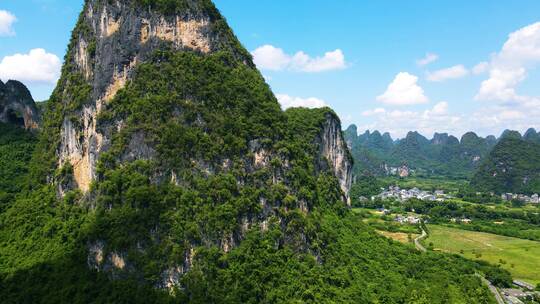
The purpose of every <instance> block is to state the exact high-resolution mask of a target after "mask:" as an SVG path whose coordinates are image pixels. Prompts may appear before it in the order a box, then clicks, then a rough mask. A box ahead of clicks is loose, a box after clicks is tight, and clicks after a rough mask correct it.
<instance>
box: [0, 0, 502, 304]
mask: <svg viewBox="0 0 540 304" xmlns="http://www.w3.org/2000/svg"><path fill="white" fill-rule="evenodd" d="M89 4H92V6H91V5H89ZM152 4H156V5H157V6H152ZM107 5H109V7H108V9H110V10H114V9H116V8H115V7H117V6H122V5H126V6H122V7H123V9H124V10H125V11H127V12H128V13H129V14H128V13H125V12H124V14H125V15H123V16H122V17H124V18H128V17H129V18H135V19H134V22H137V21H140V20H138V19H137V18H140V17H137V14H144V13H146V12H147V11H150V12H152V11H151V10H152V9H154V7H156V8H157V9H158V11H157V12H162V11H163V8H164V7H165V8H166V7H167V6H168V5H173V7H174V9H175V10H174V12H176V13H178V12H182V13H185V15H182V16H184V17H186V18H189V17H191V16H193V15H197V16H203V17H208V16H210V17H209V20H211V22H215V23H213V24H212V25H211V26H210V27H209V31H215V32H213V34H214V36H213V37H214V38H213V39H215V41H217V42H216V44H215V45H214V48H213V49H212V48H209V49H211V50H212V51H209V52H208V53H204V52H201V51H197V50H190V49H188V48H175V47H174V45H173V44H172V43H166V41H152V40H149V41H150V42H149V43H154V42H155V44H153V45H152V46H153V47H154V49H153V50H152V52H151V55H148V57H144V59H145V60H144V61H143V62H139V63H137V65H136V67H135V68H134V71H133V74H130V78H129V80H128V81H126V82H127V83H126V85H125V86H124V87H123V88H122V89H121V90H119V91H118V92H117V94H115V96H114V97H113V98H111V99H110V100H108V101H107V102H106V103H103V104H102V105H101V106H102V108H100V112H99V114H98V115H96V130H97V131H96V132H100V134H101V135H102V136H103V137H106V140H107V144H109V146H108V147H107V148H108V149H106V150H103V151H99V152H100V154H99V158H98V161H97V171H96V177H95V179H94V180H93V181H92V183H91V186H90V188H89V190H88V191H87V192H85V191H83V189H81V188H79V187H77V181H76V180H75V177H76V175H77V174H78V173H80V172H77V170H76V169H77V168H76V165H78V163H75V164H72V163H70V162H66V163H64V165H63V166H58V164H59V159H60V157H61V156H62V155H60V154H61V152H59V150H61V149H59V147H60V146H61V145H62V142H63V141H65V138H66V137H68V136H67V135H66V133H69V132H67V131H66V132H62V130H64V131H65V128H64V127H65V126H66V125H70V126H73V129H75V130H76V131H81V130H82V131H81V132H80V133H78V136H76V137H75V139H76V144H79V145H83V144H84V143H85V140H86V141H88V142H90V141H91V140H88V138H87V137H85V136H87V134H86V133H88V132H89V131H93V130H92V129H91V128H87V129H84V127H87V125H88V122H87V121H86V120H85V118H86V117H87V116H88V115H86V113H87V112H85V111H89V110H88V109H92V107H93V106H95V103H96V98H95V96H94V97H93V95H92V94H94V93H93V92H94V90H97V88H96V87H94V86H93V85H94V82H92V81H90V80H88V79H87V78H85V77H86V76H87V75H86V76H85V75H83V73H82V71H81V69H80V68H79V67H78V65H77V60H76V59H77V58H78V57H77V56H76V54H77V52H78V50H79V48H78V47H77V43H79V42H80V41H81V40H84V41H91V42H92V43H94V47H93V48H91V49H90V51H91V52H89V56H91V58H92V60H94V61H92V65H96V66H97V67H98V68H101V67H100V66H99V64H100V63H101V60H105V59H106V57H107V56H110V55H111V54H109V53H106V54H103V53H101V52H102V51H104V50H107V47H108V46H110V45H111V44H113V43H118V40H115V39H117V38H118V39H121V38H126V39H128V38H130V37H128V35H127V33H126V32H123V31H122V29H119V30H118V32H115V33H113V34H112V35H111V37H109V38H103V39H108V40H105V42H103V41H101V42H100V41H99V40H98V38H99V39H102V36H100V35H99V34H98V33H96V32H94V31H95V29H94V28H93V27H92V25H93V24H95V23H93V21H95V20H90V19H88V18H93V17H95V16H97V14H90V13H88V12H84V13H82V14H81V19H80V20H79V22H78V25H77V27H76V29H75V30H74V32H73V39H72V42H71V44H70V46H69V48H68V54H67V56H66V62H65V64H64V67H63V72H62V77H61V79H60V81H59V84H58V87H57V88H56V90H55V91H54V93H53V95H52V96H51V98H50V99H49V101H48V102H47V105H46V107H47V109H46V112H45V113H46V114H45V117H44V119H43V129H42V130H41V132H40V135H39V143H38V144H37V147H36V152H35V153H34V157H33V158H32V160H31V165H30V166H31V173H32V182H31V183H32V184H31V185H29V187H27V188H28V191H25V192H23V193H21V195H19V196H18V197H17V199H16V200H14V201H13V202H12V203H10V205H9V206H8V207H7V208H6V210H5V211H4V212H2V213H1V214H0V279H1V282H0V283H1V284H0V299H2V303H493V299H492V297H491V295H490V293H489V290H488V289H487V288H486V287H485V286H483V285H482V283H481V281H480V279H479V278H478V277H477V276H475V272H487V271H489V270H492V269H494V268H491V267H490V266H480V265H477V264H475V263H472V262H469V261H466V260H463V259H461V258H458V257H454V256H449V255H444V254H438V253H420V252H417V251H415V250H413V249H411V248H409V247H406V246H404V245H400V244H397V243H394V242H392V241H390V240H387V239H385V238H384V237H382V236H379V235H378V234H376V233H375V232H374V231H373V230H372V229H371V228H369V227H367V226H366V225H364V224H363V223H362V221H361V218H359V217H357V216H355V215H354V214H352V212H351V211H350V210H349V209H348V207H347V205H346V202H344V201H343V199H342V198H343V194H344V193H343V192H342V190H341V189H340V184H339V182H340V181H339V180H338V178H337V177H336V176H335V174H334V172H332V170H331V164H330V162H329V160H327V159H325V156H324V155H323V153H322V152H321V151H323V150H324V148H328V147H327V146H324V147H323V145H324V144H325V143H327V142H325V139H324V138H323V136H332V135H328V134H326V133H325V135H324V134H323V135H321V133H323V132H322V130H324V128H325V127H327V126H328V124H329V122H332V125H333V126H336V128H337V129H338V131H337V132H336V134H334V135H336V136H340V135H341V134H340V132H339V130H340V123H339V120H338V119H337V116H336V114H335V113H334V112H333V111H332V110H330V109H328V108H324V109H317V110H308V109H291V110H288V111H286V112H283V111H281V109H280V107H279V104H278V102H277V100H276V98H275V97H274V95H273V93H272V92H271V90H270V88H269V86H268V85H267V84H266V83H265V82H264V78H263V77H262V75H261V74H260V73H259V72H258V71H257V70H256V69H255V68H254V65H253V63H252V62H251V58H250V57H249V53H247V51H246V50H245V49H243V48H242V47H241V46H240V45H239V43H238V42H237V40H236V38H235V37H234V35H232V33H231V32H230V29H229V28H228V26H227V25H226V23H225V21H224V19H223V18H222V17H221V16H220V15H219V12H217V10H216V9H215V8H214V7H213V5H212V4H211V3H210V2H209V1H203V0H201V1H172V0H171V1H159V2H155V1H146V0H145V1H140V2H127V1H120V2H116V3H112V4H111V2H110V1H107V0H88V1H86V6H85V9H90V8H96V7H97V8H100V9H101V8H102V7H106V6H107ZM141 5H143V6H141ZM148 5H150V8H148V7H147V6H148ZM165 11H166V10H165ZM171 12H172V11H168V14H171ZM130 14H131V15H130ZM133 16H135V17H133ZM153 17H155V16H153ZM97 18H100V17H97ZM157 19H159V18H157ZM159 20H161V19H159ZM175 22H176V19H175ZM131 24H132V23H128V22H127V23H125V26H129V25H131ZM128 32H129V31H128ZM129 33H131V32H129ZM115 35H116V36H118V35H126V37H115ZM103 37H105V36H103ZM220 39H221V40H220ZM135 40H136V42H137V43H139V41H140V40H139V37H136V38H135ZM215 41H213V42H215ZM118 46H119V47H124V44H118ZM143 49H144V48H143ZM144 51H146V49H144ZM114 55H117V54H114ZM96 58H98V59H99V60H96ZM92 65H91V66H92ZM96 70H97V71H99V69H97V68H96ZM96 81H101V79H97V80H96ZM105 85H107V84H105ZM99 97H101V96H99ZM85 115H86V116H85ZM85 124H86V125H85ZM63 128H64V129H63ZM68 129H69V128H68ZM68 131H70V130H68ZM84 131H88V132H86V133H85V132H84ZM90 139H92V140H94V139H95V138H93V137H91V138H90ZM339 139H341V138H339V137H335V138H330V139H329V140H328V142H330V143H329V144H328V145H332V144H334V145H337V144H336V142H342V141H341V140H339ZM331 148H332V149H335V150H337V152H339V153H340V155H339V156H340V159H345V161H349V159H348V158H349V154H348V151H347V150H346V149H345V147H340V146H332V147H331ZM342 149H344V151H343V150H342ZM83 152H84V151H83ZM334 152H335V151H334ZM337 152H336V153H337ZM75 156H77V155H75ZM83 160H84V159H83ZM30 186H31V187H30Z"/></svg>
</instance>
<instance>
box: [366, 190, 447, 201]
mask: <svg viewBox="0 0 540 304" xmlns="http://www.w3.org/2000/svg"><path fill="white" fill-rule="evenodd" d="M378 198H379V199H383V200H384V199H396V200H398V201H401V202H403V201H406V200H409V199H411V198H416V199H420V200H424V201H444V200H445V199H447V198H449V196H448V195H446V194H445V193H444V191H442V190H436V191H435V192H433V193H432V192H429V191H424V190H420V189H418V188H412V189H400V188H399V187H398V186H390V187H388V189H387V190H384V191H383V192H382V193H380V194H378V195H375V196H372V197H371V200H375V199H378Z"/></svg>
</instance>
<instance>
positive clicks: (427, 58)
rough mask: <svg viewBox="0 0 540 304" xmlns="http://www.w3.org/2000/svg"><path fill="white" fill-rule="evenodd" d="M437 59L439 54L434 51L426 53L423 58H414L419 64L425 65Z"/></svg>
mask: <svg viewBox="0 0 540 304" xmlns="http://www.w3.org/2000/svg"><path fill="white" fill-rule="evenodd" d="M437 60H439V55H437V54H434V53H427V54H426V56H425V57H424V58H421V59H418V60H416V64H417V65H419V66H426V65H428V64H430V63H433V62H435V61H437Z"/></svg>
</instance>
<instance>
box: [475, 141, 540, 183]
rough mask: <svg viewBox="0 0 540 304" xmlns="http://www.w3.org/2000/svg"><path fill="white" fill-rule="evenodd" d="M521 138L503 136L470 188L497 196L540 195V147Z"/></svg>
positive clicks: (479, 169) (480, 168)
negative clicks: (496, 194) (501, 194)
mask: <svg viewBox="0 0 540 304" xmlns="http://www.w3.org/2000/svg"><path fill="white" fill-rule="evenodd" d="M518 135H519V133H517V134H516V133H515V132H512V133H510V132H507V133H506V135H503V137H502V138H501V140H500V141H499V143H498V144H497V145H496V146H495V148H493V151H491V153H490V154H489V155H488V157H487V158H486V159H485V160H484V162H483V163H482V165H481V166H480V167H479V168H478V171H477V172H476V173H475V175H474V177H473V179H472V181H471V185H473V186H474V187H476V188H478V189H480V190H482V191H492V192H495V193H505V192H512V193H523V194H532V193H539V192H540V144H539V143H537V142H535V141H534V140H533V141H529V140H524V139H521V136H518ZM528 137H529V136H528Z"/></svg>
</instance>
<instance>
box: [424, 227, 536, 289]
mask: <svg viewBox="0 0 540 304" xmlns="http://www.w3.org/2000/svg"><path fill="white" fill-rule="evenodd" d="M428 229H429V233H430V235H429V237H428V238H427V239H426V240H425V241H424V244H425V245H428V244H429V243H433V245H434V249H435V250H441V251H444V252H451V253H458V254H461V252H462V255H463V256H465V257H467V258H470V259H481V260H485V261H488V262H490V263H493V264H500V262H501V260H502V261H503V263H502V267H503V268H505V269H507V270H508V271H510V273H512V276H513V277H514V278H515V279H520V280H523V281H526V282H529V283H533V284H537V283H540V242H535V241H529V240H523V239H518V238H512V237H506V236H500V235H496V234H491V233H484V232H475V231H467V230H461V229H456V228H449V227H444V226H437V225H429V226H428Z"/></svg>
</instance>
